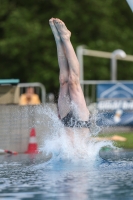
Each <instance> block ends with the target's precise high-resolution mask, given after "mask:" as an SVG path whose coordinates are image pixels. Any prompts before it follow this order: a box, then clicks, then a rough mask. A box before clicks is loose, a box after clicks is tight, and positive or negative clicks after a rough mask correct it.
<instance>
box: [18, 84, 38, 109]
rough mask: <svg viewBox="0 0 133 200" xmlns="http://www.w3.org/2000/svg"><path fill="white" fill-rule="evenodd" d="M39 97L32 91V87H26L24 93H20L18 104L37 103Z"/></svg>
mask: <svg viewBox="0 0 133 200" xmlns="http://www.w3.org/2000/svg"><path fill="white" fill-rule="evenodd" d="M40 103H41V102H40V99H39V96H38V95H37V94H35V93H34V88H33V87H28V88H26V93H25V94H22V95H21V96H20V99H19V105H22V106H24V105H38V104H40Z"/></svg>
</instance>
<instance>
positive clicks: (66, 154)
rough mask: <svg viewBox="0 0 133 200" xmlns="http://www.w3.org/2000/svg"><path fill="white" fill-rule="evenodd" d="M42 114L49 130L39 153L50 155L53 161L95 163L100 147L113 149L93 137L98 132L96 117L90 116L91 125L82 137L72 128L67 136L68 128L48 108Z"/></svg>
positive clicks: (107, 143)
mask: <svg viewBox="0 0 133 200" xmlns="http://www.w3.org/2000/svg"><path fill="white" fill-rule="evenodd" d="M44 112H45V115H47V116H48V117H49V130H48V134H47V135H48V136H47V138H45V139H44V142H43V145H42V146H41V148H40V151H42V152H45V153H46V154H51V153H52V159H53V160H56V161H59V160H69V161H72V162H78V161H79V160H80V161H81V160H83V161H87V160H88V161H90V160H91V161H95V160H96V158H97V156H98V154H99V150H100V149H101V148H102V147H104V146H111V147H113V144H112V142H111V141H98V140H96V139H95V138H94V137H93V136H94V135H95V136H96V135H97V134H98V133H99V131H100V128H99V127H98V126H97V125H96V122H95V121H96V120H95V119H96V116H92V118H91V122H92V123H91V124H92V125H91V127H90V132H89V130H88V133H87V134H85V135H84V133H82V132H79V129H77V128H75V129H74V128H73V132H71V133H70V134H68V132H67V129H68V128H66V127H64V125H63V124H62V123H61V121H60V120H59V119H58V117H57V114H56V113H55V112H53V111H52V110H51V109H50V108H49V107H47V108H45V111H44Z"/></svg>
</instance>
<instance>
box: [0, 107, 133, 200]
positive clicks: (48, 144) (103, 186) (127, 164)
mask: <svg viewBox="0 0 133 200" xmlns="http://www.w3.org/2000/svg"><path fill="white" fill-rule="evenodd" d="M37 112H38V113H37ZM36 113H37V114H38V116H40V118H39V121H34V125H36V127H38V126H40V124H45V123H46V120H45V119H44V118H43V116H44V114H45V115H47V116H48V118H50V119H51V121H52V123H51V121H48V120H47V121H48V122H49V124H48V129H47V137H44V142H42V146H41V148H40V150H41V152H42V153H40V154H36V155H27V154H18V155H0V199H5V200H6V199H10V200H27V199H28V200H29V199H33V200H37V199H39V200H44V199H48V200H56V199H58V200H68V199H70V200H71V199H72V200H75V199H76V200H97V199H101V200H104V199H105V200H107V199H108V200H114V199H117V200H119V199H122V200H123V199H126V200H127V199H128V200H130V199H133V162H132V159H131V157H130V159H129V158H128V156H127V155H129V152H126V154H125V157H124V156H123V157H120V156H119V157H118V154H119V155H124V154H122V152H121V150H120V149H114V147H113V144H112V142H109V141H95V140H91V139H90V138H91V136H93V135H96V134H97V133H98V129H97V128H98V127H95V128H94V126H93V128H94V130H92V133H91V134H90V136H89V137H88V139H87V138H85V139H83V138H82V134H81V135H79V134H76V132H75V133H74V143H73V145H71V144H70V140H69V138H68V137H67V135H66V133H65V130H64V128H63V126H62V124H61V123H60V121H59V119H58V117H57V115H56V114H55V113H53V112H52V111H51V110H50V109H49V108H48V109H43V108H40V109H37V111H36ZM20 114H21V113H18V112H17V113H16V112H15V114H14V116H15V117H14V119H15V120H16V121H15V123H17V122H18V121H20V119H21V118H22V115H20ZM22 114H23V113H22ZM31 114H32V113H31ZM23 116H25V115H23ZM37 120H38V118H37ZM43 132H44V136H45V134H46V129H42V132H41V133H42V138H43ZM21 135H22V134H21ZM105 146H109V147H111V148H112V149H114V151H113V153H114V154H113V153H112V154H111V156H110V153H109V152H110V151H109V152H108V153H107V152H105V154H104V153H102V152H101V149H102V148H103V147H105ZM99 152H100V153H99ZM46 153H47V155H46ZM51 155H52V156H51ZM99 155H100V156H101V157H100V156H99ZM108 156H109V157H108ZM115 157H117V158H119V159H112V158H115ZM110 158H111V159H110Z"/></svg>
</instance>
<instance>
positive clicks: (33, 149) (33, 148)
mask: <svg viewBox="0 0 133 200" xmlns="http://www.w3.org/2000/svg"><path fill="white" fill-rule="evenodd" d="M25 153H28V154H31V153H32V154H33V153H38V145H37V141H36V131H35V128H32V129H31V131H30V139H29V144H28V149H27V151H26V152H25Z"/></svg>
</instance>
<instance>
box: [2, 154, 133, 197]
mask: <svg viewBox="0 0 133 200" xmlns="http://www.w3.org/2000/svg"><path fill="white" fill-rule="evenodd" d="M92 162H93V164H92V163H91V160H90V161H85V160H82V159H79V160H78V161H76V162H75V161H74V160H73V161H72V160H58V161H57V162H56V161H55V159H52V158H51V157H50V156H46V155H45V154H41V155H40V154H39V155H24V154H22V155H16V156H13V155H11V156H10V155H1V156H0V199H12V200H14V199H17V200H19V199H25V200H26V199H35V200H36V199H40V200H41V199H42V200H44V199H49V200H53V199H54V200H55V199H61V200H64V199H72V200H73V199H76V200H81V199H82V200H87V199H90V200H91V199H93V200H97V199H102V200H104V199H109V200H112V199H113V200H114V199H133V163H132V161H128V159H127V160H125V161H123V160H121V161H120V160H119V161H117V160H116V161H108V160H103V159H102V158H100V157H99V156H97V158H96V159H95V162H94V160H93V161H92Z"/></svg>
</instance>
